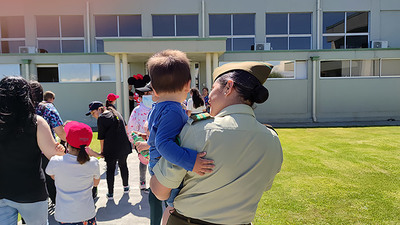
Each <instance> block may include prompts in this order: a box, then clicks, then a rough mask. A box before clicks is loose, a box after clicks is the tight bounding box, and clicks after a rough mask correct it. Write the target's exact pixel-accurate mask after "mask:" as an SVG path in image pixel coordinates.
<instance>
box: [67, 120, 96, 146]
mask: <svg viewBox="0 0 400 225" xmlns="http://www.w3.org/2000/svg"><path fill="white" fill-rule="evenodd" d="M64 130H65V133H66V134H67V137H66V138H67V142H68V144H69V145H71V146H72V147H74V148H80V147H81V145H84V146H88V145H90V142H92V137H93V132H92V128H90V127H89V126H88V125H86V124H84V123H79V122H76V121H72V122H69V123H67V125H65V127H64Z"/></svg>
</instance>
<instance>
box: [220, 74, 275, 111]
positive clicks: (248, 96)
mask: <svg viewBox="0 0 400 225" xmlns="http://www.w3.org/2000/svg"><path fill="white" fill-rule="evenodd" d="M229 79H231V80H232V81H233V86H234V87H235V89H236V91H237V92H238V94H239V96H240V97H241V98H242V99H243V100H244V101H245V103H246V102H247V103H246V104H248V105H250V106H253V104H254V103H264V102H265V101H267V99H268V97H269V92H268V89H267V88H266V87H264V85H262V84H261V83H260V81H259V80H258V79H257V78H255V77H254V76H253V75H251V74H250V73H248V72H246V71H243V70H236V71H231V72H228V73H226V74H223V75H222V76H221V77H219V78H218V79H217V81H218V82H219V83H220V84H222V85H226V84H227V82H228V80H229Z"/></svg>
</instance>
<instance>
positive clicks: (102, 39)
mask: <svg viewBox="0 0 400 225" xmlns="http://www.w3.org/2000/svg"><path fill="white" fill-rule="evenodd" d="M96 16H116V17H117V36H114V37H97V36H96V19H94V22H95V25H94V27H95V31H94V48H95V52H99V51H98V44H97V41H103V49H104V39H131V38H137V39H139V38H142V37H143V27H142V23H140V30H141V35H140V36H121V34H120V30H119V24H120V22H119V21H120V20H119V17H120V16H140V21H141V22H142V14H119V15H114V14H107V15H103V14H99V15H93V17H94V18H96ZM103 52H104V51H103Z"/></svg>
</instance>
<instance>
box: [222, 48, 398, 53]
mask: <svg viewBox="0 0 400 225" xmlns="http://www.w3.org/2000/svg"><path fill="white" fill-rule="evenodd" d="M381 50H383V51H391V50H394V51H395V50H397V51H398V50H400V48H351V49H301V50H264V51H259V50H257V51H254V50H250V51H248V50H247V51H226V52H225V53H268V52H273V53H275V52H350V51H381Z"/></svg>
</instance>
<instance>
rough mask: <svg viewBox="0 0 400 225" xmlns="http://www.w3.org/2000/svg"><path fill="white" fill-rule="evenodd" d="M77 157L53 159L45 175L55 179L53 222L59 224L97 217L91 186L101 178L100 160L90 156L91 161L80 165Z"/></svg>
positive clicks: (67, 155)
mask: <svg viewBox="0 0 400 225" xmlns="http://www.w3.org/2000/svg"><path fill="white" fill-rule="evenodd" d="M76 158H77V156H74V155H71V154H66V155H64V156H53V157H52V158H51V159H50V162H49V164H48V165H47V168H46V173H47V174H48V175H50V176H51V175H54V176H55V185H56V188H57V197H56V201H57V206H56V212H55V219H56V220H57V221H59V222H66V223H73V222H81V221H85V220H89V219H92V218H93V217H95V215H96V211H95V207H94V201H93V197H92V187H93V178H96V179H98V178H100V167H99V161H98V160H97V159H96V158H94V157H90V161H88V162H86V163H84V164H80V163H79V162H78V161H77V160H76Z"/></svg>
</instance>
